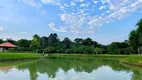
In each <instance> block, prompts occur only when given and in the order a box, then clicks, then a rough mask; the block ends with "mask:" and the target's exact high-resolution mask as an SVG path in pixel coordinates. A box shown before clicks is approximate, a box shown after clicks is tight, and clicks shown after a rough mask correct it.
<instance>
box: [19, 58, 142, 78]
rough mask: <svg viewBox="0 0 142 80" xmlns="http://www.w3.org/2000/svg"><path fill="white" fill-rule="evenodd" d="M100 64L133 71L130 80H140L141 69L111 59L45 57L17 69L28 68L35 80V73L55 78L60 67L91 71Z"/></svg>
mask: <svg viewBox="0 0 142 80" xmlns="http://www.w3.org/2000/svg"><path fill="white" fill-rule="evenodd" d="M102 66H109V67H111V68H112V69H113V70H114V71H116V72H120V71H125V72H131V71H133V75H132V78H131V80H142V71H138V70H135V69H131V68H128V67H125V66H123V65H121V64H120V63H119V61H118V60H111V59H100V58H97V59H91V58H47V59H42V60H39V61H37V62H34V63H31V64H26V65H21V66H18V67H17V68H18V69H19V70H23V69H28V70H29V72H30V79H31V80H36V79H37V77H38V74H37V73H40V74H47V75H48V76H49V77H50V78H55V77H56V73H57V72H58V71H59V70H60V69H62V70H63V71H64V72H65V73H67V72H68V71H69V70H71V69H74V70H75V72H87V73H91V72H93V71H94V70H97V69H98V68H100V67H102Z"/></svg>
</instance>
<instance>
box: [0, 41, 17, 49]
mask: <svg viewBox="0 0 142 80" xmlns="http://www.w3.org/2000/svg"><path fill="white" fill-rule="evenodd" d="M0 47H12V48H15V47H17V46H16V45H14V44H11V43H10V42H5V43H2V44H0Z"/></svg>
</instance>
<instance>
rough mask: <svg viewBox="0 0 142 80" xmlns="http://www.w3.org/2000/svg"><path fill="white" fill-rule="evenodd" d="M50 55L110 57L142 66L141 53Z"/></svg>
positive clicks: (57, 55)
mask: <svg viewBox="0 0 142 80" xmlns="http://www.w3.org/2000/svg"><path fill="white" fill-rule="evenodd" d="M48 57H64V58H73V57H75V58H78V57H79V58H83V57H89V58H109V59H117V60H120V62H121V63H123V64H125V65H130V66H139V67H142V56H139V55H108V54H99V55H96V54H49V55H48Z"/></svg>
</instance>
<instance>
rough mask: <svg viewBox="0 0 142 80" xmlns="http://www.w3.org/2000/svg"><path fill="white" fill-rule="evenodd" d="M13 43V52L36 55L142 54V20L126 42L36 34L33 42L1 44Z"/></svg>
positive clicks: (9, 40)
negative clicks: (61, 38)
mask: <svg viewBox="0 0 142 80" xmlns="http://www.w3.org/2000/svg"><path fill="white" fill-rule="evenodd" d="M3 42H11V43H13V44H15V45H17V46H18V48H17V49H11V51H17V52H34V53H68V54H142V19H140V20H139V21H138V22H137V24H136V29H135V30H132V31H131V32H130V34H129V38H128V40H125V41H124V42H112V43H111V44H109V45H102V44H100V43H98V42H97V41H94V40H92V39H91V38H86V39H82V38H76V39H74V40H73V41H72V40H71V39H69V38H68V37H65V38H64V39H63V40H60V38H59V36H58V35H57V34H56V33H52V34H50V35H49V36H42V37H40V36H39V35H37V34H35V35H34V36H33V39H32V40H27V39H20V40H18V41H15V40H13V39H7V40H2V39H0V43H3Z"/></svg>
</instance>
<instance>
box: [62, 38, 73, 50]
mask: <svg viewBox="0 0 142 80" xmlns="http://www.w3.org/2000/svg"><path fill="white" fill-rule="evenodd" d="M63 43H64V45H65V49H69V48H71V43H72V42H71V40H70V39H69V38H68V37H66V38H64V40H63Z"/></svg>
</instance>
